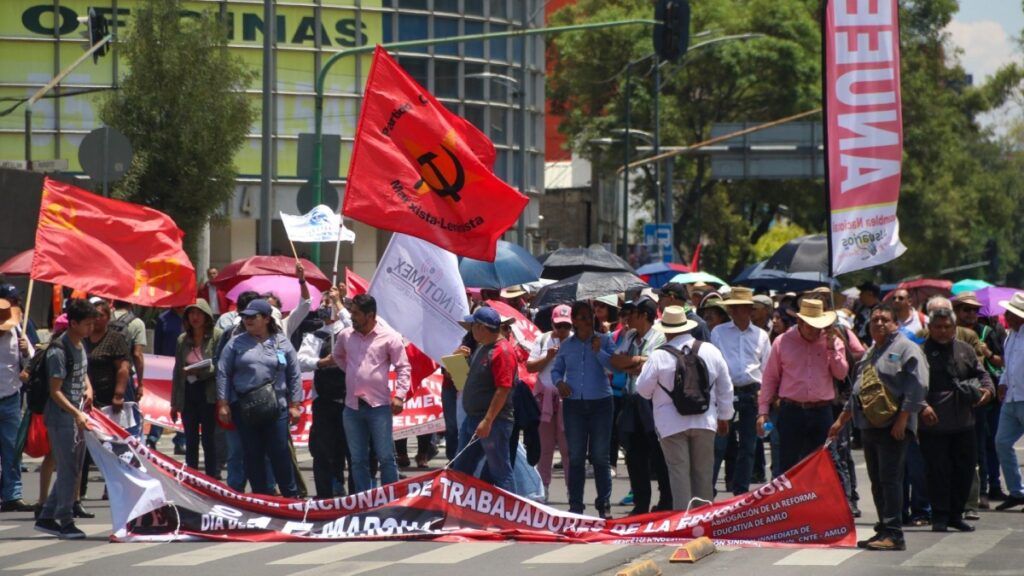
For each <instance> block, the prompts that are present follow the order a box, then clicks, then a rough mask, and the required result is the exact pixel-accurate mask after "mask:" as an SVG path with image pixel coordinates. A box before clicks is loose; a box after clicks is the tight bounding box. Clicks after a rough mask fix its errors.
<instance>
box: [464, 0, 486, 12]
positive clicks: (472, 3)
mask: <svg viewBox="0 0 1024 576" xmlns="http://www.w3.org/2000/svg"><path fill="white" fill-rule="evenodd" d="M465 5H466V14H472V15H474V16H483V15H484V0H465Z"/></svg>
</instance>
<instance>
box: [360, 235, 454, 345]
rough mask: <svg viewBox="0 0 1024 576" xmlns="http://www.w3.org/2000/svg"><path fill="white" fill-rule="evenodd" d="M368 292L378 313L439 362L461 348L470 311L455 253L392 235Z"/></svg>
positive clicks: (422, 241) (407, 237)
mask: <svg viewBox="0 0 1024 576" xmlns="http://www.w3.org/2000/svg"><path fill="white" fill-rule="evenodd" d="M369 293H370V295H371V296H373V297H374V298H375V299H376V300H377V315H378V316H379V317H381V318H383V319H384V320H385V321H387V323H388V324H390V325H391V327H392V328H394V329H395V330H396V331H397V332H398V333H399V334H401V335H402V336H405V337H406V338H407V339H408V340H409V341H410V342H412V343H413V344H414V345H415V346H416V347H417V348H419V349H420V350H422V351H423V353H424V354H426V355H427V356H429V357H431V358H432V359H433V360H434V361H435V362H437V363H439V364H440V362H441V357H442V356H447V355H449V354H451V353H452V351H453V350H455V349H456V348H458V347H459V344H460V343H461V342H462V337H463V336H464V335H465V334H466V330H465V329H464V328H462V326H460V325H459V324H458V323H459V322H460V321H461V320H462V319H463V318H464V317H465V316H467V315H468V314H469V304H468V302H467V301H466V287H465V285H464V284H463V283H462V276H461V275H459V261H458V258H456V256H455V254H452V253H451V252H449V251H447V250H445V249H443V248H439V247H438V246H436V245H434V244H431V243H430V242H426V241H424V240H420V239H419V238H415V237H413V236H406V235H405V234H395V235H394V236H392V237H391V242H390V243H389V244H388V247H387V250H385V251H384V256H383V257H382V258H381V260H380V264H378V265H377V272H376V273H374V275H373V279H372V280H371V281H370V289H369Z"/></svg>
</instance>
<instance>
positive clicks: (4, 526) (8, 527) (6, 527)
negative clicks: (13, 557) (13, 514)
mask: <svg viewBox="0 0 1024 576" xmlns="http://www.w3.org/2000/svg"><path fill="white" fill-rule="evenodd" d="M17 527H18V526H17V525H16V524H0V532H3V531H4V530H11V529H13V528H17Z"/></svg>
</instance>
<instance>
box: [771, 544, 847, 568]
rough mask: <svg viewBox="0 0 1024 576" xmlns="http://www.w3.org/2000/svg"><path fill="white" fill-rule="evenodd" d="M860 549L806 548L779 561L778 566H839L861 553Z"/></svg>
mask: <svg viewBox="0 0 1024 576" xmlns="http://www.w3.org/2000/svg"><path fill="white" fill-rule="evenodd" d="M860 552H861V551H860V550H845V549H844V550H833V549H828V548H805V549H803V550H797V551H796V552H793V553H792V554H790V555H789V556H786V557H785V558H783V559H781V560H779V561H777V562H776V563H775V565H776V566H839V565H840V564H842V563H843V562H845V561H847V560H849V559H850V558H852V557H854V556H856V555H857V554H859V553H860Z"/></svg>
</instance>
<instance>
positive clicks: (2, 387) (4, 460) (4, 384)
mask: <svg viewBox="0 0 1024 576" xmlns="http://www.w3.org/2000/svg"><path fill="white" fill-rule="evenodd" d="M33 353H34V350H33V349H32V344H30V343H29V341H28V338H26V337H25V335H24V334H22V333H21V328H19V327H18V317H17V316H16V315H15V313H14V306H12V305H11V302H10V301H8V300H5V299H2V298H0V470H2V473H0V500H2V502H0V512H28V511H30V510H32V506H30V505H28V504H26V503H25V502H24V501H22V499H21V458H19V456H20V454H18V451H17V448H16V440H17V436H18V427H19V426H20V425H21V371H22V370H23V369H24V368H25V367H27V366H28V362H29V360H30V359H31V358H32V354H33Z"/></svg>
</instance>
